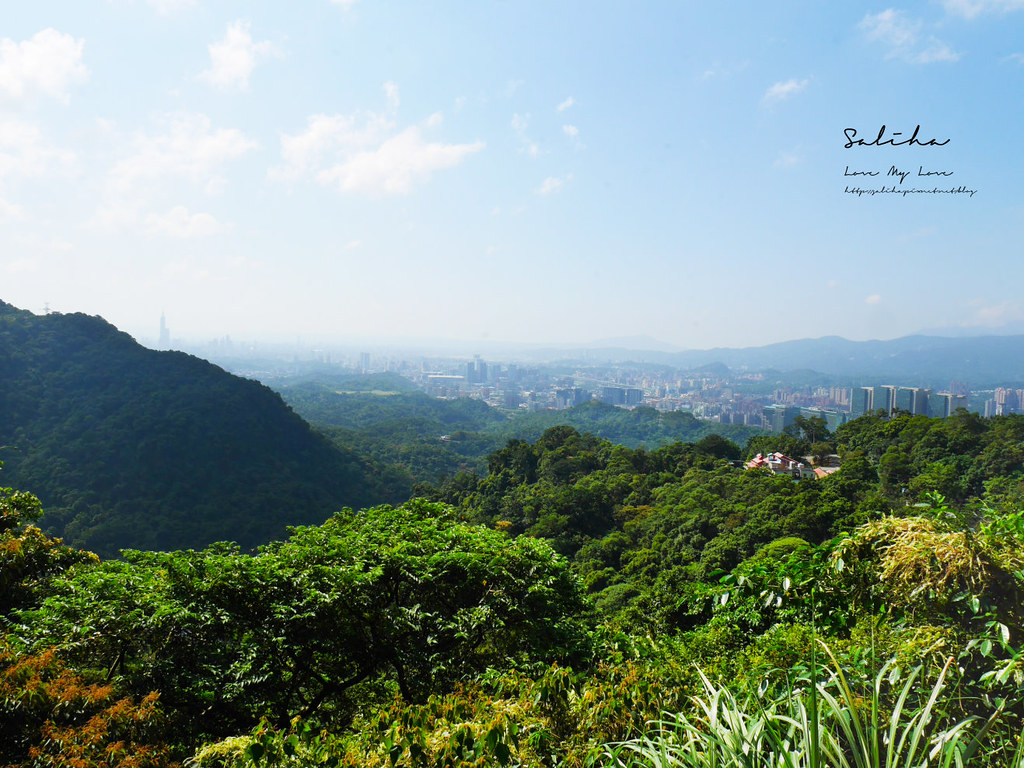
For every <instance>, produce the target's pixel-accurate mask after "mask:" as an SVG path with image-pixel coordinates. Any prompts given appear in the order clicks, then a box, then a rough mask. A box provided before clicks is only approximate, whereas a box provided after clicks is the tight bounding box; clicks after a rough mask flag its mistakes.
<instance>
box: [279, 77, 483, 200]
mask: <svg viewBox="0 0 1024 768" xmlns="http://www.w3.org/2000/svg"><path fill="white" fill-rule="evenodd" d="M384 90H385V93H386V95H387V100H388V110H387V112H386V113H385V114H377V113H374V112H358V113H355V114H353V115H313V116H311V117H309V118H308V119H307V125H306V130H305V131H303V132H302V133H298V134H295V135H291V136H289V135H284V136H282V137H281V158H282V160H283V161H284V165H283V166H281V167H279V168H274V169H272V170H271V173H270V175H271V178H275V179H278V180H285V181H297V180H300V179H303V178H311V179H313V180H315V181H317V182H318V183H320V184H323V185H329V186H336V187H337V188H338V189H339V190H340V191H342V192H366V193H368V194H370V195H395V194H408V193H409V192H410V191H412V188H413V186H414V185H415V184H417V183H421V182H424V181H426V180H427V179H428V178H429V177H430V175H431V174H432V173H433V172H434V171H438V170H443V169H445V168H451V167H454V166H456V165H458V164H459V163H461V162H462V161H463V160H464V159H465V158H466V157H468V156H469V155H471V154H473V153H475V152H479V151H480V150H481V149H483V147H484V144H483V142H480V141H477V142H474V143H471V144H443V143H440V142H431V141H427V140H426V139H424V138H423V134H422V129H421V127H420V126H409V127H407V128H405V129H403V130H399V129H398V125H397V119H396V115H395V112H396V110H397V108H398V104H399V99H398V88H397V86H395V85H394V84H393V83H385V85H384ZM441 122H442V120H441V116H440V113H435V114H434V115H431V116H430V117H429V118H427V120H426V121H425V122H424V124H423V127H425V128H427V129H430V128H435V127H437V126H438V125H440V124H441Z"/></svg>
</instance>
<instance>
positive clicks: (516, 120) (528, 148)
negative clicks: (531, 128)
mask: <svg viewBox="0 0 1024 768" xmlns="http://www.w3.org/2000/svg"><path fill="white" fill-rule="evenodd" d="M529 124H530V116H529V115H520V114H519V113H516V114H514V115H512V130H513V131H515V134H516V136H518V137H519V144H520V150H519V151H520V152H525V153H526V154H527V155H529V156H530V157H537V155H539V154H540V147H538V146H537V145H536V144H534V143H533V142H532V141H531V140H530V137H529V136H527V135H526V128H527V126H528V125H529Z"/></svg>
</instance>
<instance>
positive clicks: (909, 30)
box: [858, 8, 921, 48]
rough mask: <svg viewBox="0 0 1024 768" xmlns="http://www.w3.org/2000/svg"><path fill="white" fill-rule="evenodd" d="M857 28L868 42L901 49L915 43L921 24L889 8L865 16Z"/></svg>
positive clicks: (901, 12)
mask: <svg viewBox="0 0 1024 768" xmlns="http://www.w3.org/2000/svg"><path fill="white" fill-rule="evenodd" d="M858 26H859V27H860V28H861V29H863V30H864V34H865V35H867V38H868V40H874V41H878V42H882V43H885V44H886V45H889V46H892V47H893V48H903V47H906V46H910V45H913V44H914V43H916V42H917V35H918V32H919V31H920V29H921V22H920V21H912V20H910V19H908V18H907V15H906V14H905V13H903V11H897V10H894V9H892V8H889V9H888V10H885V11H882V12H880V13H876V14H870V13H869V14H867V15H866V16H865V17H864V18H863V19H861V22H860V24H859V25H858Z"/></svg>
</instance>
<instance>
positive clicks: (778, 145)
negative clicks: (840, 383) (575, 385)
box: [0, 0, 1024, 348]
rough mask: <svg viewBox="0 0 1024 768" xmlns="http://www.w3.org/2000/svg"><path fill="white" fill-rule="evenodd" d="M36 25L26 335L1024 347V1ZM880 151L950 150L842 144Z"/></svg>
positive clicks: (97, 10)
mask: <svg viewBox="0 0 1024 768" xmlns="http://www.w3.org/2000/svg"><path fill="white" fill-rule="evenodd" d="M7 5H8V7H7V8H5V10H4V13H3V14H2V20H0V298H2V299H3V300H5V301H8V302H10V303H13V304H15V305H17V306H20V307H23V308H27V309H31V310H33V311H36V312H41V311H42V310H43V308H44V306H46V305H48V306H49V307H50V308H51V309H54V310H58V311H62V312H75V311H82V312H87V313H90V314H100V315H103V316H104V317H106V318H107V319H108V320H110V321H111V322H113V323H115V324H116V325H118V326H119V327H121V328H123V329H125V330H127V331H129V332H131V333H133V334H135V335H137V336H139V337H150V338H151V337H153V336H155V334H156V329H157V326H158V323H159V317H160V313H161V311H163V312H165V313H166V315H167V318H168V323H169V325H170V326H171V328H172V332H173V333H174V334H175V335H176V336H181V337H191V338H193V339H196V340H202V339H207V338H214V337H221V336H224V335H226V334H230V335H231V336H232V337H233V338H235V339H255V338H270V337H275V338H282V339H288V338H295V337H296V336H300V335H301V336H303V337H306V338H310V337H316V336H319V337H336V338H339V339H369V338H378V337H379V338H383V339H402V340H410V339H412V340H415V339H422V340H429V339H459V340H467V341H471V342H472V341H477V340H479V341H481V342H483V341H484V340H486V341H487V342H489V343H490V342H498V341H518V342H536V343H565V342H588V341H592V340H595V339H602V338H614V337H624V336H639V335H646V336H650V337H654V338H657V339H660V340H662V341H664V342H668V343H670V344H673V345H676V346H679V347H683V348H706V347H712V346H749V345H758V344H763V343H769V342H773V341H781V340H786V339H793V338H802V337H808V336H822V335H826V334H838V335H842V336H846V337H847V338H851V339H867V338H892V337H896V336H901V335H905V334H908V333H913V332H916V331H919V330H922V329H934V328H948V329H952V330H956V331H958V332H968V331H977V332H978V333H989V332H1006V331H1008V330H1013V329H1019V328H1022V327H1024V300H1022V298H1021V296H1022V294H1021V290H1020V285H1021V282H1022V277H1024V260H1022V257H1024V253H1022V251H1024V249H1022V246H1021V243H1022V242H1024V193H1022V190H1024V183H1022V182H1024V180H1022V179H1021V178H1020V177H1021V174H1022V173H1024V162H1022V160H1024V151H1022V149H1021V146H1022V142H1024V136H1022V135H1021V129H1020V126H1021V125H1024V0H944V1H942V2H940V1H935V2H909V3H902V4H899V5H887V4H885V3H882V4H869V3H831V2H825V1H824V0H819V1H817V2H775V3H753V2H749V3H737V2H723V3H697V2H638V3H621V2H602V1H600V0H598V1H595V0H590V1H588V2H552V1H551V0H547V1H546V2H529V1H523V2H519V1H516V0H503V1H499V0H478V1H475V2H459V3H454V2H423V1H422V0H416V1H415V2H412V1H410V2H401V1H398V2H379V1H378V0H347V1H344V2H339V1H338V0H300V1H299V2H294V3H287V4H285V3H281V2H269V1H263V2H261V1H258V0H255V1H250V2H234V1H233V0H216V1H215V0H93V2H81V0H73V1H71V0H69V1H68V2H51V1H49V0H39V1H38V2H33V3H17V4H15V3H8V4H7ZM882 125H885V126H886V129H887V133H886V136H885V137H886V138H889V137H892V135H893V134H894V133H895V132H899V133H900V134H901V135H902V138H906V137H909V136H910V134H911V133H912V132H913V130H914V128H915V127H916V126H918V125H920V126H921V129H920V133H919V139H920V140H921V141H922V142H924V141H927V140H928V139H936V140H937V141H944V140H946V139H948V140H949V141H948V143H947V144H945V145H944V146H854V147H851V148H845V147H844V144H845V143H846V137H845V136H844V130H845V129H847V128H855V129H856V130H857V131H858V137H863V138H867V139H869V140H870V139H873V138H875V137H877V135H878V131H879V129H880V128H881V126H882ZM900 138H901V137H896V140H899V139H900ZM892 166H896V167H897V168H899V169H900V170H909V171H911V172H912V175H910V176H907V177H906V178H905V180H904V181H903V182H902V183H900V182H899V180H898V178H895V179H894V177H891V176H888V175H887V174H888V171H889V169H890V168H891V167H892ZM847 168H849V169H850V170H858V171H872V172H878V173H880V175H879V176H877V177H854V178H850V177H844V172H845V170H846V169H847ZM921 169H923V170H925V171H928V170H935V171H942V172H944V173H952V175H951V176H948V177H942V176H939V177H928V178H918V177H917V176H916V174H917V173H918V172H919V171H920V170H921ZM853 186H859V187H861V188H865V189H881V188H883V187H885V188H891V187H893V186H895V187H897V188H899V189H904V188H910V187H914V188H918V189H924V188H927V189H933V188H942V189H952V188H961V187H962V188H963V189H966V190H973V191H974V194H973V195H971V194H969V193H956V194H951V193H942V194H921V193H915V194H909V195H902V194H891V193H885V194H876V195H863V196H857V195H853V194H848V193H846V192H845V191H844V190H845V189H846V188H847V187H853Z"/></svg>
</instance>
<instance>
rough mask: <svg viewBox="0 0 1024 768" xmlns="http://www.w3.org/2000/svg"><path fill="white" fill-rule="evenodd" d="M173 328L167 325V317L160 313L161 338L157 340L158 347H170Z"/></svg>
mask: <svg viewBox="0 0 1024 768" xmlns="http://www.w3.org/2000/svg"><path fill="white" fill-rule="evenodd" d="M170 346H171V329H170V328H168V327H167V318H166V317H165V316H164V313H163V312H161V313H160V340H159V341H158V342H157V348H158V349H170Z"/></svg>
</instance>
